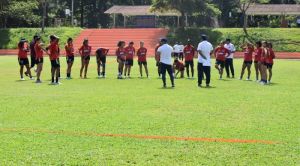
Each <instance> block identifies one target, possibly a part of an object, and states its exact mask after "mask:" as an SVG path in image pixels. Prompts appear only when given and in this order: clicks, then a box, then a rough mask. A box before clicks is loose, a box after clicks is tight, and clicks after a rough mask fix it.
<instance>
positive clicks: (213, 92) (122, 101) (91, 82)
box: [0, 56, 300, 165]
mask: <svg viewBox="0 0 300 166" xmlns="http://www.w3.org/2000/svg"><path fill="white" fill-rule="evenodd" d="M195 62H196V61H195ZM241 63H242V61H241V60H235V68H236V72H237V74H236V76H238V75H239V74H240V67H241ZM61 64H62V70H61V71H62V75H63V76H64V77H65V69H66V64H65V59H64V58H61ZM79 66H80V62H79V58H76V60H75V64H74V68H73V73H72V76H73V78H74V79H72V80H65V79H63V80H61V82H62V85H59V86H51V85H49V79H50V77H49V74H50V62H49V60H48V58H45V65H44V70H43V73H42V80H43V81H44V83H43V84H40V85H37V84H35V83H33V81H29V80H28V81H19V74H18V70H19V66H18V63H17V57H7V56H6V57H0V68H1V70H0V88H1V90H0V165H41V164H45V165H135V164H136V165H299V164H300V158H299V156H300V151H299V148H300V142H299V139H300V132H299V131H300V130H299V129H300V118H299V117H300V100H299V99H300V86H299V85H300V84H299V82H300V70H299V66H300V61H292V60H276V61H275V65H274V70H273V73H274V76H273V83H272V84H271V85H268V86H262V85H259V84H258V83H256V82H253V81H240V80H237V79H225V80H218V75H217V71H216V70H215V69H212V86H213V88H209V89H207V88H202V89H200V88H198V87H197V80H196V79H194V80H189V79H177V80H176V82H175V84H176V88H175V89H162V88H161V87H162V81H161V80H160V79H158V78H157V72H156V71H157V70H156V67H155V62H154V60H153V59H151V60H149V70H150V79H140V78H138V76H139V72H138V66H137V62H135V66H134V67H133V71H132V76H133V78H132V79H125V80H117V79H116V75H117V64H116V60H115V58H109V59H108V64H107V78H106V79H96V64H95V59H94V58H92V59H91V65H90V68H89V69H90V70H89V74H88V77H89V79H79V78H78V77H79ZM252 79H254V70H253V73H252ZM168 85H169V86H170V82H169V80H168ZM165 136H169V137H165Z"/></svg>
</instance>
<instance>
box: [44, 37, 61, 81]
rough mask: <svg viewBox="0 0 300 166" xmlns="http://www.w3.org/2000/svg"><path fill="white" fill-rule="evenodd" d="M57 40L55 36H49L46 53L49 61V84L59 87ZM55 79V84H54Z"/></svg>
mask: <svg viewBox="0 0 300 166" xmlns="http://www.w3.org/2000/svg"><path fill="white" fill-rule="evenodd" d="M58 41H59V38H58V37H57V36H55V35H51V36H50V45H49V46H48V47H47V48H46V50H47V51H48V54H49V57H50V61H51V84H52V85H59V84H60V83H59V82H58V80H59V73H60V62H59V52H60V50H59V44H58ZM54 77H55V82H54Z"/></svg>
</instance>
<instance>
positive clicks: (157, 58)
mask: <svg viewBox="0 0 300 166" xmlns="http://www.w3.org/2000/svg"><path fill="white" fill-rule="evenodd" d="M160 46H161V44H157V45H156V47H155V53H154V55H155V60H156V61H157V62H159V61H160V57H159V56H157V55H156V53H157V50H158V48H159V47H160Z"/></svg>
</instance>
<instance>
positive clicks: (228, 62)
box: [224, 39, 236, 78]
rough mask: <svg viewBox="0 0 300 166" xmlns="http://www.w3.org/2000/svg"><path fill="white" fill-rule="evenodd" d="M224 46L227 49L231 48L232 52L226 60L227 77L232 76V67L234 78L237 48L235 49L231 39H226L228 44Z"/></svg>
mask: <svg viewBox="0 0 300 166" xmlns="http://www.w3.org/2000/svg"><path fill="white" fill-rule="evenodd" d="M224 47H225V48H226V49H227V50H229V52H230V54H229V56H227V57H226V60H225V70H226V74H227V78H230V73H229V69H230V72H231V75H232V78H234V67H233V56H234V53H235V51H236V49H235V47H234V45H233V44H232V43H231V40H230V39H226V44H225V45H224Z"/></svg>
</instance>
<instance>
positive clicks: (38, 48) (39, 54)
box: [34, 43, 44, 59]
mask: <svg viewBox="0 0 300 166" xmlns="http://www.w3.org/2000/svg"><path fill="white" fill-rule="evenodd" d="M34 51H35V59H40V58H43V55H44V51H43V49H42V47H41V46H40V45H39V44H38V43H36V44H35V45H34Z"/></svg>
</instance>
